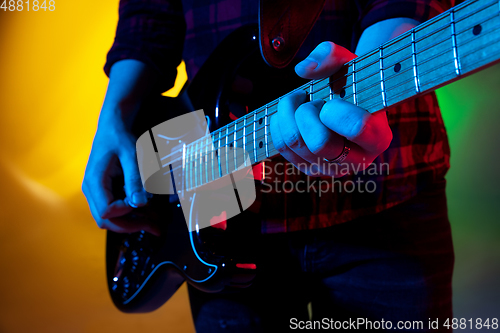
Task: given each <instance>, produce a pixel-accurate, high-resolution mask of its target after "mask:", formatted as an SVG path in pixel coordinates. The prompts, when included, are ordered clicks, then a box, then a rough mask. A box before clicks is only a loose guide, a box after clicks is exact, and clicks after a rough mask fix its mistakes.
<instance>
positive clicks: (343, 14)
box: [82, 0, 454, 332]
mask: <svg viewBox="0 0 500 333" xmlns="http://www.w3.org/2000/svg"><path fill="white" fill-rule="evenodd" d="M264 1H265V0H264ZM452 5H453V0H371V1H367V0H355V1H354V0H353V1H347V0H343V1H342V0H338V1H333V0H328V1H326V4H325V6H324V8H323V11H322V13H321V15H320V17H319V19H318V21H317V22H316V24H315V25H314V27H313V29H312V31H311V33H310V34H309V36H308V37H307V39H306V40H305V42H304V44H303V45H302V47H301V49H300V51H299V53H298V54H297V56H296V58H297V59H298V60H302V61H301V62H299V63H298V64H297V65H296V67H295V71H296V73H297V75H299V76H300V77H303V78H307V79H318V78H323V77H328V76H330V75H332V74H334V73H335V72H336V71H337V70H338V69H339V68H340V66H341V65H342V64H343V63H345V62H347V61H349V60H351V59H352V58H354V57H355V54H357V55H362V54H364V53H366V52H368V51H371V50H372V49H375V48H377V47H379V46H380V45H381V44H382V43H384V42H386V41H388V40H390V39H392V38H394V37H396V36H398V35H399V34H401V33H403V32H405V31H407V30H409V29H411V28H413V27H414V26H416V25H418V24H419V23H421V22H424V21H426V20H427V19H429V18H431V17H433V16H436V15H438V14H439V13H441V12H443V11H444V10H446V9H448V8H450V7H451V6H452ZM119 13H120V19H119V23H118V28H117V32H116V38H115V41H114V44H113V46H112V48H111V50H110V51H109V53H108V56H107V62H106V64H105V67H104V70H105V72H106V74H107V75H109V85H108V89H107V93H106V97H105V100H104V103H103V106H102V110H101V114H100V118H99V124H98V129H97V132H96V135H95V138H94V142H93V146H92V152H91V154H90V157H89V161H88V165H87V169H86V172H85V178H84V182H83V186H82V188H83V192H84V194H85V196H86V197H87V200H88V203H89V206H90V210H91V212H92V215H93V217H94V219H95V220H96V222H97V225H98V226H99V227H100V228H104V229H108V230H112V231H116V232H134V231H138V230H146V231H148V232H151V233H153V234H158V233H159V230H158V227H157V226H156V225H154V224H152V223H149V222H147V221H142V220H141V221H136V220H133V219H132V217H131V216H130V214H129V213H130V212H132V211H133V210H134V209H136V207H142V206H145V205H146V204H147V203H148V195H147V193H146V192H145V190H144V189H143V187H142V184H141V179H140V175H139V171H138V166H137V159H136V154H135V142H136V137H135V136H133V135H132V133H131V130H130V129H131V126H132V123H133V122H134V119H135V117H136V114H137V111H138V110H139V107H140V105H141V101H142V100H143V99H144V98H145V97H146V96H148V95H150V94H159V93H161V92H163V91H166V90H167V89H169V88H171V87H172V86H173V84H174V81H175V77H176V67H177V66H178V64H179V63H180V61H181V59H184V60H185V63H186V69H187V73H188V77H189V79H192V78H193V77H194V75H195V74H196V73H197V71H198V70H199V69H200V67H201V66H202V65H203V63H204V62H205V60H206V59H207V57H208V56H209V55H210V53H211V52H212V51H213V50H214V49H215V47H216V46H217V45H218V44H219V43H220V42H221V41H222V40H223V39H224V37H226V36H227V35H228V34H229V33H230V32H231V31H233V30H234V29H236V28H238V27H240V26H243V25H245V24H248V23H257V20H258V3H257V1H255V0H252V1H239V0H225V1H217V0H213V1H199V2H195V1H192V0H185V1H182V3H181V1H174V0H143V1H138V0H121V1H120V10H119ZM294 19H296V22H295V21H294V22H293V23H294V24H300V20H299V18H294ZM235 47H237V46H235ZM271 133H272V137H273V142H274V144H275V146H276V147H277V148H278V150H279V151H280V153H281V155H282V157H283V158H284V159H283V158H281V159H275V160H273V161H272V162H271V163H269V165H270V167H269V168H270V169H271V170H272V172H271V175H269V176H268V177H271V178H269V179H270V180H269V181H268V182H265V183H267V185H270V184H278V185H276V186H274V185H272V186H265V185H264V186H263V187H262V188H261V189H260V190H261V191H262V196H261V199H260V200H259V210H260V216H261V222H260V223H261V225H262V228H261V229H262V235H261V238H260V239H259V240H258V244H259V246H258V248H259V250H258V251H259V253H258V255H259V257H260V262H259V265H260V266H259V275H258V278H257V279H256V282H255V283H254V284H253V285H252V286H251V287H250V288H248V289H244V290H241V291H239V292H236V293H217V294H206V293H203V292H201V291H198V290H196V289H194V288H192V287H189V296H190V301H191V307H192V313H193V319H194V323H195V327H196V329H197V331H199V332H259V331H270V332H271V331H272V332H280V331H285V330H287V329H293V328H294V325H296V326H295V328H297V327H299V326H297V325H299V324H298V323H302V324H304V323H306V322H307V320H309V312H308V306H307V305H308V303H310V304H311V308H312V316H313V317H312V318H313V320H321V319H323V318H328V319H333V320H341V321H343V320H349V318H351V319H353V320H355V319H356V318H365V319H366V320H372V321H380V320H382V319H383V320H385V321H391V322H392V323H393V326H394V327H393V328H395V325H396V323H397V322H398V321H419V320H421V321H423V323H424V326H423V328H422V329H420V330H419V331H427V330H429V327H428V321H429V319H431V320H435V319H439V320H440V322H443V321H444V320H445V319H446V318H451V317H452V308H451V276H452V270H453V262H454V255H453V246H452V241H451V232H450V224H449V221H448V217H447V208H446V197H445V180H444V175H445V174H446V171H447V170H448V168H449V146H448V142H447V137H446V132H445V129H444V125H443V121H442V118H441V115H440V111H439V107H438V105H437V101H436V97H435V95H434V93H431V94H427V95H425V96H421V97H418V98H416V99H413V100H410V101H408V102H406V103H404V104H402V105H400V106H397V107H393V108H390V109H388V110H387V111H379V112H376V113H373V114H370V113H368V112H367V111H366V110H363V109H361V108H359V107H357V106H355V105H353V104H349V103H347V102H343V101H341V100H338V99H336V100H332V101H330V102H327V103H324V102H321V101H313V102H307V101H306V96H305V95H304V94H300V93H296V94H292V95H290V96H288V97H286V98H284V99H282V100H281V101H280V104H279V111H278V113H277V115H276V116H274V117H273V118H272V121H271ZM285 159H286V160H287V161H289V163H293V164H294V165H295V166H296V167H297V168H299V169H300V170H301V171H302V172H296V173H293V172H289V173H288V174H285V175H283V176H281V175H276V173H277V172H276V170H277V168H275V167H276V166H277V165H278V164H279V163H282V162H284V161H285ZM372 162H373V164H372V165H374V166H380V165H386V166H387V168H386V169H383V168H382V169H381V170H379V171H378V172H372V173H369V172H364V173H363V172H361V171H362V170H370V167H369V165H370V163H372ZM314 163H319V164H320V165H329V164H332V165H338V163H341V164H342V163H345V164H347V165H350V167H349V170H345V169H343V168H337V169H335V168H334V170H335V171H330V172H324V169H322V168H317V167H315V166H314V165H313V164H314ZM355 165H358V166H361V167H360V168H358V169H357V170H353V167H352V166H355ZM281 167H283V165H281ZM354 168H355V167H354ZM284 169H288V167H287V166H285V167H284ZM295 170H297V169H295ZM330 170H331V169H330ZM356 171H357V172H356ZM273 173H274V174H273ZM320 176H322V177H320ZM332 176H334V177H335V179H336V180H339V181H341V182H342V183H340V185H338V184H332V183H331V182H330V183H328V182H327V183H326V185H324V186H323V185H322V186H323V188H321V189H319V188H318V187H316V188H315V189H314V190H310V191H291V192H290V191H288V193H284V191H283V189H282V188H281V187H280V186H279V184H283V182H285V181H290V182H292V183H294V184H298V183H299V180H305V179H309V180H311V179H312V180H321V179H322V180H325V179H326V180H327V179H329V180H331V179H332V178H331V177H332ZM114 177H122V178H123V179H124V183H125V192H126V197H125V198H120V197H115V196H114V195H113V194H112V192H111V185H110V184H111V179H112V178H114ZM307 177H309V178H307ZM318 177H320V178H318ZM275 179H278V181H276V182H273V180H275ZM356 181H357V182H358V183H361V182H362V183H363V184H368V183H369V184H370V186H373V187H370V188H368V187H366V188H363V189H364V190H360V189H359V188H358V189H356V190H355V191H349V190H348V189H349V187H346V186H345V185H346V184H348V182H353V183H356ZM280 182H281V183H280ZM324 184H325V183H324ZM349 184H351V183H349ZM324 187H326V190H325V188H324ZM271 188H272V189H271ZM372 188H373V191H372V190H371V189H372ZM299 192H304V193H299ZM440 329H442V330H443V327H442V326H441V327H440ZM434 331H436V330H434Z"/></svg>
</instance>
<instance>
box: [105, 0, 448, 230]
mask: <svg viewBox="0 0 500 333" xmlns="http://www.w3.org/2000/svg"><path fill="white" fill-rule="evenodd" d="M453 4H454V0H336V1H334V0H327V2H326V4H325V7H324V9H323V11H322V13H321V15H320V18H319V19H318V21H317V22H316V24H315V26H314V27H313V30H312V31H311V33H310V34H309V36H308V37H307V39H306V41H305V42H304V44H303V45H302V47H301V49H300V50H299V53H298V54H297V58H299V59H301V58H305V57H306V56H307V54H309V52H311V51H312V50H313V49H314V47H315V46H316V45H317V44H319V43H320V42H322V41H325V40H329V41H333V42H335V43H336V44H339V45H342V46H344V47H346V48H348V49H350V50H351V51H354V49H355V46H356V44H357V41H358V39H359V37H360V35H361V33H362V32H363V30H364V29H365V28H367V27H369V26H370V25H372V24H374V23H376V22H379V21H381V20H385V19H390V18H396V17H408V18H412V19H415V20H417V21H419V22H424V21H426V20H428V19H430V18H432V17H434V16H436V15H438V14H440V13H441V12H443V11H445V10H446V9H448V8H450V7H451V6H453ZM119 15H120V19H119V22H118V27H117V31H116V37H115V41H114V43H113V46H112V48H111V50H110V51H109V53H108V56H107V62H106V65H105V67H104V70H105V72H106V74H109V70H110V68H111V66H112V65H113V63H115V62H116V61H118V60H121V59H136V60H140V61H142V62H144V63H146V64H148V65H149V66H151V67H152V68H154V69H155V70H156V71H157V72H159V73H160V74H161V77H162V79H163V80H162V84H161V87H159V89H161V90H162V91H164V90H167V89H169V88H170V87H172V86H173V84H174V81H175V77H176V67H177V65H178V64H179V63H180V61H181V59H184V60H185V62H186V68H187V73H188V77H189V78H193V77H194V75H195V74H196V72H197V71H198V69H199V68H200V67H201V66H202V65H203V63H204V62H205V60H206V59H207V58H208V56H209V55H210V53H211V52H212V51H213V50H214V49H215V48H216V46H217V45H218V44H219V43H220V42H221V41H222V40H223V39H224V38H225V37H226V36H227V35H228V34H229V33H230V32H231V31H233V30H234V29H236V28H238V27H240V26H243V25H245V24H248V23H257V20H258V1H256V0H251V1H241V0H204V1H199V0H198V1H196V2H195V1H194V0H185V1H173V0H172V1H171V0H121V1H120V9H119ZM387 115H388V120H389V125H390V126H391V129H392V132H393V141H392V143H391V146H390V147H389V149H387V150H386V151H385V152H384V153H383V154H382V155H380V156H379V157H378V158H377V159H376V160H375V161H374V162H373V166H372V167H369V168H368V169H367V170H366V171H365V172H359V173H357V174H351V175H349V176H346V177H343V178H341V179H335V180H334V181H333V180H332V179H331V178H330V177H308V176H306V175H304V174H299V173H298V171H296V169H295V172H293V171H292V170H293V169H292V168H289V167H288V166H287V165H286V161H285V160H284V159H283V158H282V157H278V158H276V159H273V161H272V162H269V163H267V165H266V166H267V168H266V169H268V170H270V169H274V168H275V167H278V168H280V169H282V170H283V171H286V170H290V171H289V172H288V174H286V173H287V172H283V173H284V175H279V176H278V175H276V174H274V172H271V174H267V175H266V177H267V178H266V179H265V182H264V184H263V185H262V186H261V189H260V190H261V191H258V192H259V195H258V198H259V200H258V202H259V205H258V206H259V207H260V212H261V214H262V216H263V219H264V220H263V223H262V230H263V232H266V233H273V232H289V231H296V230H305V229H315V228H323V227H328V226H331V225H334V224H339V223H343V222H346V221H349V220H352V219H354V218H356V217H359V216H364V215H368V214H374V213H377V212H380V211H382V210H384V209H387V208H389V207H392V206H394V205H397V204H399V203H401V202H403V201H405V200H408V199H410V198H411V197H413V196H415V195H416V194H417V193H418V192H419V191H420V190H422V189H423V188H424V187H426V186H427V185H429V184H431V183H433V182H435V181H437V180H439V179H441V178H442V177H444V175H445V174H446V172H447V170H448V169H449V146H448V140H447V136H446V132H445V128H444V124H443V120H442V118H441V113H440V111H439V107H438V104H437V100H436V96H435V94H434V93H431V94H427V95H425V96H422V97H419V98H416V99H413V100H411V101H409V102H407V103H405V104H402V105H400V106H398V107H393V108H391V109H389V110H388V111H387ZM280 163H283V165H280ZM275 184H281V185H279V186H275ZM287 184H288V185H290V186H287ZM292 184H294V185H293V187H294V190H293V191H290V189H291V187H292V186H291V185H292ZM299 184H300V186H299ZM356 184H358V185H356ZM360 184H362V185H360ZM353 185H354V187H353ZM277 207H282V209H276V208H277Z"/></svg>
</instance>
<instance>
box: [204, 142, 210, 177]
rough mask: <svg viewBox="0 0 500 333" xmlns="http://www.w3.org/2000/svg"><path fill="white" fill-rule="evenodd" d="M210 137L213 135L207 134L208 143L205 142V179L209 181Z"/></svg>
mask: <svg viewBox="0 0 500 333" xmlns="http://www.w3.org/2000/svg"><path fill="white" fill-rule="evenodd" d="M210 138H211V136H210V135H207V136H206V139H205V140H206V143H205V163H204V164H205V179H206V181H207V183H208V182H209V181H210V180H209V179H208V145H209V144H210Z"/></svg>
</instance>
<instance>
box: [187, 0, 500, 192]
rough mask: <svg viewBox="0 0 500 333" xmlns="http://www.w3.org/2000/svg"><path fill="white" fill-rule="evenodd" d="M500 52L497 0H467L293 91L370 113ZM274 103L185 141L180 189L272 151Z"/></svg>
mask: <svg viewBox="0 0 500 333" xmlns="http://www.w3.org/2000/svg"><path fill="white" fill-rule="evenodd" d="M499 59H500V1H498V0H494V1H492V0H469V1H466V2H464V3H462V4H460V5H458V6H456V7H454V8H452V9H450V10H448V11H446V12H444V13H443V14H441V15H439V16H437V17H435V18H433V19H431V20H429V21H427V22H425V23H423V24H421V25H419V26H417V27H415V28H413V29H411V30H409V31H407V32H406V33H404V34H402V35H401V36H399V37H397V38H395V39H393V40H390V41H388V42H386V43H384V44H382V45H381V46H380V47H379V48H378V49H376V50H373V51H372V52H369V53H367V54H364V55H362V56H359V57H357V58H355V59H354V60H352V61H350V62H348V63H347V64H345V65H344V66H343V67H342V69H341V70H340V71H339V72H337V73H336V74H335V75H333V76H332V77H330V78H325V79H321V80H313V81H310V82H309V83H307V84H305V85H303V86H301V87H299V88H297V89H295V90H294V91H292V92H295V91H298V90H302V91H305V92H307V93H308V96H309V98H310V100H318V99H322V100H324V101H328V100H331V99H333V98H341V99H343V100H344V101H348V102H351V103H353V104H355V105H357V106H359V107H361V108H363V109H365V110H367V111H369V112H372V113H373V112H376V111H379V110H382V109H385V108H388V107H391V106H395V105H396V104H398V103H401V102H403V101H405V100H407V99H409V98H411V97H414V96H416V95H418V94H423V93H426V92H428V91H431V90H435V89H437V88H438V87H440V86H443V85H445V84H448V83H450V82H453V81H455V80H457V79H459V78H461V77H464V76H465V75H469V74H471V73H473V72H475V71H477V70H479V69H481V68H483V67H485V66H487V65H492V64H493V63H495V62H497V61H498V60H499ZM292 92H290V93H292ZM285 96H286V95H285ZM278 102H279V99H276V100H274V101H272V102H270V103H268V104H266V105H264V106H262V107H260V108H258V109H256V110H255V111H253V112H250V113H249V114H247V115H245V116H243V117H241V118H239V119H238V120H236V121H234V122H232V123H230V124H228V125H226V126H224V127H222V128H220V129H218V130H216V131H214V132H212V133H211V134H209V135H207V136H206V137H204V138H201V139H199V140H197V141H195V142H193V143H191V144H189V145H186V146H185V147H184V149H183V158H182V169H183V173H182V174H183V177H182V178H183V181H182V190H187V191H189V190H192V189H194V188H197V187H199V186H202V185H204V184H206V183H209V182H212V181H215V180H217V179H219V178H221V177H223V176H225V175H228V174H230V173H232V172H234V171H235V170H237V169H239V168H241V167H242V166H248V164H255V163H259V162H261V161H263V160H265V159H267V158H271V157H273V156H275V155H277V154H278V151H277V150H276V149H275V147H274V145H273V142H272V137H271V132H270V120H271V118H272V116H273V115H274V114H275V113H276V112H277V108H278ZM235 148H240V149H235ZM246 154H247V156H245V155H246ZM247 157H248V158H247Z"/></svg>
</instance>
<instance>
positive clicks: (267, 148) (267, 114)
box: [264, 104, 269, 158]
mask: <svg viewBox="0 0 500 333" xmlns="http://www.w3.org/2000/svg"><path fill="white" fill-rule="evenodd" d="M268 116H269V107H268V106H267V104H266V111H265V115H264V132H265V141H266V158H269V141H268V140H269V139H268V135H267V118H268Z"/></svg>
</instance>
